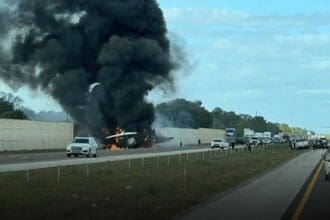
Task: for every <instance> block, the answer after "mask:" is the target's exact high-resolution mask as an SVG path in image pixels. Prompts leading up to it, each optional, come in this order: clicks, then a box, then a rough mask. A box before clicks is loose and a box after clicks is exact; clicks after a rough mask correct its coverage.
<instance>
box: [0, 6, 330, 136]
mask: <svg viewBox="0 0 330 220" xmlns="http://www.w3.org/2000/svg"><path fill="white" fill-rule="evenodd" d="M159 4H160V7H161V8H162V9H163V11H164V15H165V19H166V21H167V25H168V30H169V33H170V34H169V35H170V36H171V39H173V41H174V43H176V42H177V41H179V42H181V43H182V42H183V44H184V48H185V51H186V53H187V58H188V59H189V62H190V64H191V65H192V67H191V68H190V69H188V70H189V71H181V72H179V73H176V74H175V75H176V78H177V80H176V88H177V89H176V92H175V93H173V94H166V95H164V94H161V93H160V92H159V91H158V90H156V91H154V92H152V94H151V95H150V97H149V100H151V101H153V102H155V103H159V102H162V101H166V100H171V99H174V98H186V99H189V100H201V101H202V102H203V104H204V106H205V107H206V108H207V109H208V110H212V109H213V108H215V107H221V108H223V109H224V110H226V111H230V110H232V111H235V112H238V113H246V114H251V115H255V114H256V112H258V114H259V115H263V116H265V118H266V119H267V120H269V121H273V122H284V123H288V124H290V125H292V126H300V127H304V128H308V129H312V130H315V131H317V132H319V133H330V120H329V118H330V117H329V115H330V114H329V112H330V111H329V110H330V85H329V82H330V75H329V74H328V72H329V71H330V4H329V2H328V1H326V0H314V1H301V0H299V1H298V0H290V1H285V0H276V1H275V0H273V1H270V0H268V1H266V0H263V1H261V0H259V1H257V0H245V1H243V0H240V1H235V0H226V1H223V0H204V1H200V0H159ZM0 87H1V88H4V89H5V90H6V89H8V87H7V86H6V85H5V84H3V83H1V82H0ZM17 94H18V95H20V96H22V97H23V98H24V100H25V103H26V105H28V106H29V107H31V108H33V109H35V110H37V111H39V110H42V109H45V110H50V109H55V110H58V109H60V107H59V106H58V105H57V104H56V103H55V102H54V101H52V100H51V99H50V98H49V97H47V96H45V95H42V94H41V93H40V92H32V91H29V90H28V89H27V88H23V89H20V90H19V92H18V93H17Z"/></svg>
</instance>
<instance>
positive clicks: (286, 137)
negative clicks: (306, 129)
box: [279, 133, 290, 142]
mask: <svg viewBox="0 0 330 220" xmlns="http://www.w3.org/2000/svg"><path fill="white" fill-rule="evenodd" d="M279 135H280V138H281V139H282V140H283V142H289V140H290V135H289V134H288V133H280V134H279Z"/></svg>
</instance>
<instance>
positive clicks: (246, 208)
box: [182, 150, 330, 220]
mask: <svg viewBox="0 0 330 220" xmlns="http://www.w3.org/2000/svg"><path fill="white" fill-rule="evenodd" d="M322 152H323V151H322V150H314V151H309V152H306V153H303V154H302V155H300V156H298V157H297V158H295V159H293V160H291V161H289V162H287V163H286V164H283V165H282V166H280V167H278V168H276V169H274V170H273V171H271V172H268V173H266V174H264V175H263V176H260V177H258V178H256V179H254V180H251V182H248V183H246V184H245V185H242V186H240V187H238V188H236V189H233V190H231V191H229V192H226V193H223V194H221V195H218V196H217V198H215V199H213V200H211V201H208V202H207V203H206V204H202V205H199V206H198V207H195V208H194V209H193V210H191V211H190V212H189V213H187V214H186V215H185V216H183V217H182V219H184V220H195V219H196V220H198V219H209V220H212V219H214V220H216V219H221V220H227V219H228V220H236V219H237V220H241V219H253V220H257V219H262V220H263V219H265V220H271V219H274V220H278V219H281V218H282V216H283V214H284V213H285V212H286V210H287V209H288V207H290V205H291V204H292V202H293V201H294V199H295V198H296V196H297V195H298V194H299V191H300V189H301V188H302V187H303V185H304V183H305V182H306V180H307V179H308V177H309V176H310V175H311V173H312V172H313V170H314V168H315V167H316V166H317V164H318V163H319V161H320V159H321V155H322ZM329 192H330V191H329ZM329 192H328V193H329ZM329 198H330V197H329ZM325 204H326V203H325ZM288 219H291V216H290V217H289V218H288ZM311 219H315V218H311ZM328 219H329V218H328Z"/></svg>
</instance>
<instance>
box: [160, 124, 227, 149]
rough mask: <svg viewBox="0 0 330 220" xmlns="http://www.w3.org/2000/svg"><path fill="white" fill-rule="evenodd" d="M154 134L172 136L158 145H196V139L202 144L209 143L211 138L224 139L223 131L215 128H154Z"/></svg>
mask: <svg viewBox="0 0 330 220" xmlns="http://www.w3.org/2000/svg"><path fill="white" fill-rule="evenodd" d="M156 134H158V135H160V136H164V137H174V139H173V140H171V141H169V142H166V143H163V144H159V145H160V146H180V142H182V144H183V146H187V145H197V144H198V139H200V140H201V143H202V144H210V143H211V141H212V139H213V138H221V139H223V140H224V138H225V131H224V130H217V129H207V128H200V129H184V128H156Z"/></svg>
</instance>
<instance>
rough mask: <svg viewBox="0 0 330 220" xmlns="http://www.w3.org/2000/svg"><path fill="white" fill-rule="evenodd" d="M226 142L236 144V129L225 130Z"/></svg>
mask: <svg viewBox="0 0 330 220" xmlns="http://www.w3.org/2000/svg"><path fill="white" fill-rule="evenodd" d="M225 131H226V142H228V143H229V144H232V143H234V144H235V142H236V128H226V129H225Z"/></svg>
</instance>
